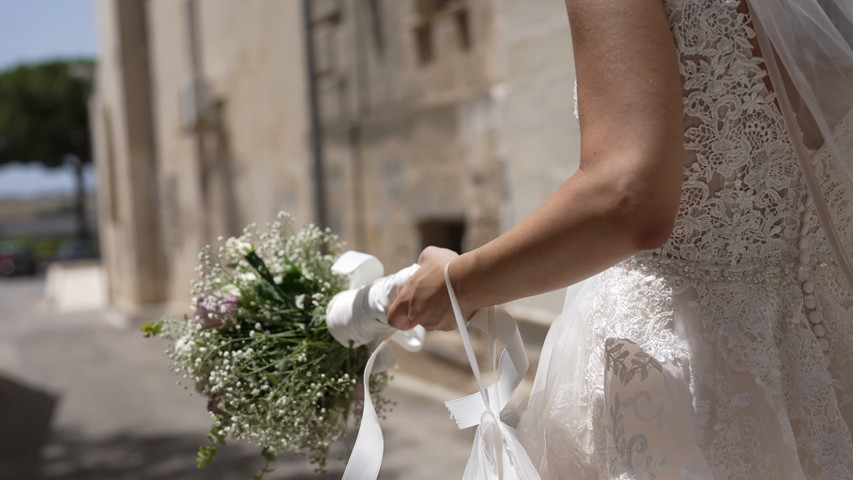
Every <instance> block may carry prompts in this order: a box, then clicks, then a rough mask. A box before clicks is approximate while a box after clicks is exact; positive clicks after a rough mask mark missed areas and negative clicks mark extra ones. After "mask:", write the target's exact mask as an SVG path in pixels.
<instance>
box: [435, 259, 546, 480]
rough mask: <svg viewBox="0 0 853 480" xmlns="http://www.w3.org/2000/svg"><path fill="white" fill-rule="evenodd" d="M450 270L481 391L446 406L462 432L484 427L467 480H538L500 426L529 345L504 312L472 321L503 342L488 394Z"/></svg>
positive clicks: (509, 432)
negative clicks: (498, 362)
mask: <svg viewBox="0 0 853 480" xmlns="http://www.w3.org/2000/svg"><path fill="white" fill-rule="evenodd" d="M449 267H450V264H449V263H448V264H447V265H445V266H444V281H445V283H446V284H447V293H448V294H449V295H450V304H451V305H452V306H453V315H454V316H455V317H456V325H457V326H458V327H459V334H460V335H461V337H462V343H463V345H464V347H465V354H466V355H467V356H468V363H470V364H471V370H472V371H473V372H474V378H476V379H477V385H478V386H479V387H480V392H479V398H478V394H476V393H475V394H473V395H469V396H468V397H464V398H460V399H457V400H452V401H450V402H446V403H445V405H447V408H448V409H449V410H450V412H451V415H453V418H454V419H456V423H457V424H458V425H459V428H460V429H461V428H467V427H469V426H474V425H479V426H478V427H477V434H476V435H475V437H474V446H473V447H472V449H471V456H470V457H469V458H468V464H467V465H466V466H465V473H464V474H463V476H462V478H463V480H499V479H503V480H539V478H540V477H539V473H538V472H537V471H536V468H535V467H534V466H533V462H531V461H530V457H529V456H528V455H527V452H526V451H525V450H524V446H522V445H521V442H520V441H519V440H518V437H517V436H516V435H515V430H514V429H513V428H512V427H510V426H509V425H507V424H506V423H504V422H503V421H502V420H501V414H500V412H501V410H503V408H504V407H505V406H506V404H507V402H509V399H510V397H511V396H512V393H513V392H514V391H515V388H516V387H517V386H518V384H519V383H520V382H521V379H522V378H524V375H525V374H526V373H527V368H528V366H529V363H528V360H527V355H526V353H525V351H524V343H523V342H522V340H521V335H520V334H519V332H518V325H517V324H516V323H515V320H514V319H513V318H512V316H511V315H509V314H508V313H507V312H505V311H504V310H503V309H500V308H497V307H489V308H487V309H484V310H480V311H479V312H477V313H476V314H474V317H473V318H472V319H471V322H470V324H473V325H475V326H477V327H479V328H481V329H483V330H485V331H486V333H488V335H489V338H490V339H492V342H494V339H498V340H501V341H502V342H504V343H505V344H506V349H505V350H504V352H503V354H501V358H500V366H499V367H498V378H497V380H496V381H495V383H494V384H493V385H491V386H490V387H489V388H486V387H485V385H484V384H483V377H482V374H481V373H480V366H479V364H478V362H477V357H476V355H475V354H474V348H473V346H472V345H471V339H470V337H469V336H468V329H467V325H466V324H465V318H464V317H463V316H462V310H461V309H460V308H459V301H458V300H457V299H456V293H455V292H454V291H453V285H452V284H451V283H450V274H449ZM491 353H492V363H493V364H494V356H495V350H494V343H492V352H491Z"/></svg>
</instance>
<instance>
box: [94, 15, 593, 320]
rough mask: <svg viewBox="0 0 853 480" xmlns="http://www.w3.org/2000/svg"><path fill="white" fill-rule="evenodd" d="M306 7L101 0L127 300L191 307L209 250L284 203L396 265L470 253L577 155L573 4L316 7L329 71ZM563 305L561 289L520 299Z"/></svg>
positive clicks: (304, 219)
mask: <svg viewBox="0 0 853 480" xmlns="http://www.w3.org/2000/svg"><path fill="white" fill-rule="evenodd" d="M302 6H303V3H302V2H301V1H299V0H244V1H240V2H235V1H233V0H204V1H199V0H145V1H138V0H99V2H98V13H99V24H100V30H101V31H100V49H101V59H100V62H99V69H98V74H97V86H96V94H95V96H94V98H93V101H92V116H93V125H94V135H95V144H96V161H97V165H98V168H99V170H100V172H101V174H100V175H99V178H100V181H101V182H102V183H101V185H100V192H102V193H101V195H100V202H101V205H100V217H101V220H100V222H101V225H102V228H101V231H102V245H103V247H102V248H103V252H104V258H105V263H106V268H107V274H108V277H109V279H110V291H111V298H112V299H113V302H114V303H115V304H116V305H117V306H119V307H120V308H122V309H125V310H132V309H134V308H138V307H139V306H141V305H146V304H157V303H174V304H175V305H177V306H178V307H180V308H184V307H185V305H186V303H187V300H188V299H187V291H188V285H189V282H190V280H191V279H192V278H193V276H194V271H193V268H194V266H195V263H196V253H197V252H198V250H199V249H200V248H201V247H202V246H203V245H204V244H206V243H209V242H211V241H213V240H214V239H215V238H216V237H217V236H219V235H230V234H234V233H238V232H239V229H240V228H241V227H242V225H244V224H246V223H249V222H257V223H259V224H262V223H265V222H267V221H269V220H270V219H272V218H273V217H274V215H275V212H277V211H278V210H287V211H289V212H291V213H293V214H294V215H295V217H296V219H297V220H298V221H299V222H301V223H308V222H322V223H325V224H327V225H328V226H329V227H331V228H332V229H333V230H334V231H336V232H337V233H339V234H341V236H342V237H343V238H344V239H345V240H346V241H347V242H348V244H349V245H350V246H352V247H354V248H357V249H360V250H364V251H368V252H370V253H373V254H375V255H377V256H379V257H380V258H382V259H383V261H384V262H385V263H386V267H387V268H388V269H389V270H392V269H397V268H400V267H403V266H405V265H408V264H410V263H411V262H413V261H414V260H415V259H416V258H417V254H418V252H419V251H420V249H421V248H422V247H423V246H425V245H428V244H439V245H443V246H447V247H451V248H455V249H461V250H466V249H470V248H473V247H476V246H479V245H482V244H483V243H485V242H488V241H489V240H491V239H492V238H494V237H495V236H497V235H499V234H500V233H501V232H502V231H505V230H507V229H508V228H510V227H511V226H512V225H514V224H515V223H517V222H518V221H520V220H521V219H522V218H523V217H524V216H526V215H527V214H529V213H530V212H531V211H532V210H533V209H534V208H535V207H536V206H538V205H539V204H540V203H541V202H542V201H543V200H544V199H545V198H546V197H547V196H548V195H549V194H550V193H551V192H553V191H554V190H555V189H556V188H557V187H558V186H559V185H560V184H561V183H562V182H563V181H565V179H566V178H568V176H569V175H571V173H572V171H573V169H574V168H575V167H576V164H577V155H578V154H577V150H578V143H579V142H578V132H577V125H576V123H575V120H574V116H573V115H572V111H573V101H572V99H573V94H572V89H573V82H574V72H573V62H572V57H571V43H570V36H569V30H568V22H567V20H566V16H565V7H564V6H563V4H562V2H561V0H530V1H525V2H518V1H513V0H311V3H310V11H309V12H308V13H309V15H310V19H311V30H312V31H313V33H312V36H311V39H312V42H313V44H314V45H313V47H314V48H313V52H314V72H313V73H314V74H313V75H309V74H308V70H307V67H306V64H307V63H306V60H307V59H306V53H305V52H306V48H305V39H306V36H305V31H306V29H305V22H304V21H303V16H304V14H305V13H306V12H304V11H303V9H302ZM310 82H313V86H314V87H315V88H316V91H317V99H318V103H317V107H318V108H317V110H316V111H317V114H318V124H319V125H320V127H321V132H322V142H321V143H320V147H321V150H322V156H321V158H322V160H323V163H322V167H323V168H322V170H321V171H320V170H317V169H316V168H315V163H314V158H315V157H314V153H315V152H314V149H313V148H312V142H311V131H312V130H311V109H310V108H309V106H310V103H309V101H308V98H309V93H310V91H311V87H312V85H311V83H310ZM318 172H319V173H322V176H320V177H319V178H318V175H317V174H318ZM318 186H319V188H320V189H321V193H322V199H323V203H324V204H325V209H324V212H325V214H324V218H318V217H317V216H318V211H319V210H318V208H317V207H318V202H317V199H316V197H315V194H316V191H317V188H318ZM558 307H559V295H558V294H557V295H551V296H550V297H545V298H540V299H537V300H531V301H527V302H521V303H519V304H518V305H517V308H518V311H519V312H521V313H522V314H523V315H526V316H529V317H537V316H541V317H542V318H543V319H544V318H547V317H548V315H549V314H548V313H547V311H548V310H551V311H553V310H554V309H556V308H558Z"/></svg>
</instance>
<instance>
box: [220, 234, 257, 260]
mask: <svg viewBox="0 0 853 480" xmlns="http://www.w3.org/2000/svg"><path fill="white" fill-rule="evenodd" d="M254 249H255V247H253V246H252V244H251V243H249V242H246V241H244V240H240V239H239V238H235V237H229V238H228V240H226V241H225V251H226V252H228V255H231V256H234V257H243V256H246V255H247V254H248V253H249V252H251V251H252V250H254Z"/></svg>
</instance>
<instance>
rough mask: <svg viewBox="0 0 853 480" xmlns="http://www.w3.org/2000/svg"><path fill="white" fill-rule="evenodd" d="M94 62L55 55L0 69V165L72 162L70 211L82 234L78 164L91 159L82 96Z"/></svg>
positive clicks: (84, 230) (87, 89)
mask: <svg viewBox="0 0 853 480" xmlns="http://www.w3.org/2000/svg"><path fill="white" fill-rule="evenodd" d="M93 71H94V62H93V61H91V60H56V61H50V62H45V63H39V64H32V65H20V66H17V67H14V68H11V69H9V70H6V71H4V72H0V166H2V165H5V164H8V163H12V162H22V163H28V162H38V163H41V164H43V165H45V166H47V167H50V168H56V167H60V166H63V165H71V166H72V167H74V171H75V178H76V186H77V188H76V194H77V205H76V213H77V219H78V225H79V230H78V233H79V235H80V236H81V237H87V236H88V235H89V232H88V230H87V228H86V219H85V191H84V188H83V165H84V164H86V163H89V162H91V161H92V154H91V151H92V147H91V141H90V135H89V115H88V106H87V104H88V98H89V92H90V89H91V78H92V72H93Z"/></svg>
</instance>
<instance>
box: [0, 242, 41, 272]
mask: <svg viewBox="0 0 853 480" xmlns="http://www.w3.org/2000/svg"><path fill="white" fill-rule="evenodd" d="M36 270H37V264H36V258H35V256H34V255H33V252H32V251H31V250H30V249H29V248H26V247H22V246H20V245H12V244H2V243H0V276H3V277H9V276H12V275H35V274H36Z"/></svg>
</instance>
